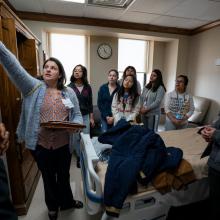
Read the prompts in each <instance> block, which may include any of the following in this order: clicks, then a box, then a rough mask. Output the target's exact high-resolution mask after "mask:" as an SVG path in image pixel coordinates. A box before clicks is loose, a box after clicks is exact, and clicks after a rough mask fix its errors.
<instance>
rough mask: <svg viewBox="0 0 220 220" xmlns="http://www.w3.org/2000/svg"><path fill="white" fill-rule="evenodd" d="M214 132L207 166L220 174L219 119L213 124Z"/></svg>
mask: <svg viewBox="0 0 220 220" xmlns="http://www.w3.org/2000/svg"><path fill="white" fill-rule="evenodd" d="M213 127H214V128H216V131H215V132H214V134H213V139H212V143H211V147H212V149H211V154H210V156H209V160H208V165H209V167H211V168H213V169H215V170H217V171H218V172H220V118H219V119H218V120H217V121H216V122H215V123H214V125H213Z"/></svg>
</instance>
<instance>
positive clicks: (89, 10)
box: [84, 5, 124, 20]
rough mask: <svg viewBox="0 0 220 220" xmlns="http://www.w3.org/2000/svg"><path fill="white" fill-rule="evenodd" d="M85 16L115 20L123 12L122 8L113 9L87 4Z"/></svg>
mask: <svg viewBox="0 0 220 220" xmlns="http://www.w3.org/2000/svg"><path fill="white" fill-rule="evenodd" d="M84 12H85V14H84V16H85V17H91V18H103V19H111V20H117V19H118V18H119V17H120V16H121V15H122V14H123V12H124V9H118V8H117V9H113V8H107V7H94V6H90V5H87V6H86V7H85V11H84Z"/></svg>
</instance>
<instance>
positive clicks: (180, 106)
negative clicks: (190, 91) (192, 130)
mask: <svg viewBox="0 0 220 220" xmlns="http://www.w3.org/2000/svg"><path fill="white" fill-rule="evenodd" d="M176 97H177V101H178V112H180V111H181V109H182V107H183V104H184V102H185V100H186V97H185V93H184V95H183V102H182V104H181V101H180V99H179V93H178V92H176Z"/></svg>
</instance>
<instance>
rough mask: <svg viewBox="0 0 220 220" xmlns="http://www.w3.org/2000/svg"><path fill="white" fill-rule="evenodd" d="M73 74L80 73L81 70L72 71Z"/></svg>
mask: <svg viewBox="0 0 220 220" xmlns="http://www.w3.org/2000/svg"><path fill="white" fill-rule="evenodd" d="M73 72H74V73H76V72H78V73H82V70H74V71H73Z"/></svg>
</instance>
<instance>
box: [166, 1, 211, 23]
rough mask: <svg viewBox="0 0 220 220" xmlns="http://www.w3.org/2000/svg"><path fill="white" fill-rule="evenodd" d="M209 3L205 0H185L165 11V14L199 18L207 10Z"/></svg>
mask: <svg viewBox="0 0 220 220" xmlns="http://www.w3.org/2000/svg"><path fill="white" fill-rule="evenodd" d="M210 4H212V3H210V1H207V0H187V1H184V2H182V3H181V4H179V5H177V6H176V7H175V8H173V9H171V10H169V11H167V12H166V13H165V14H167V15H171V16H176V17H180V18H181V17H182V18H197V19H201V15H202V14H204V13H205V12H206V11H207V8H208V7H209V5H210ZM204 20H205V19H204Z"/></svg>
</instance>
